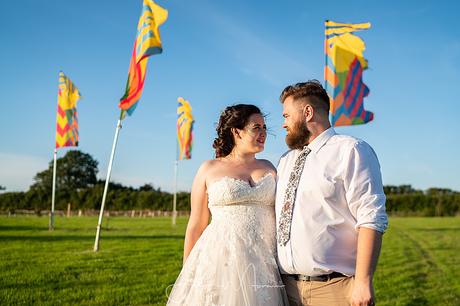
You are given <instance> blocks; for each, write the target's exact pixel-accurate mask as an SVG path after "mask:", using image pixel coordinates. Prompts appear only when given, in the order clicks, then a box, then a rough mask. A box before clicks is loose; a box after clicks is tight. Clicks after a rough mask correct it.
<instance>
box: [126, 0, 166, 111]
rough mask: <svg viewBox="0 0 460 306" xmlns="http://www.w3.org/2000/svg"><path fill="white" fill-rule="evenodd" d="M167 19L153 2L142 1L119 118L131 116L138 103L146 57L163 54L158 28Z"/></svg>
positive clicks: (163, 12)
mask: <svg viewBox="0 0 460 306" xmlns="http://www.w3.org/2000/svg"><path fill="white" fill-rule="evenodd" d="M167 18H168V11H167V10H165V9H163V8H162V7H160V6H159V5H157V4H156V3H155V2H153V0H144V4H143V8H142V15H141V17H140V19H139V23H138V25H137V38H136V41H135V42H134V48H133V53H132V56H131V62H130V65H129V73H128V82H127V83H126V91H125V94H124V95H123V97H122V98H121V99H120V103H119V104H118V107H120V109H121V110H122V111H121V118H124V117H125V115H126V113H128V115H130V116H131V115H132V113H133V112H134V110H135V109H136V106H137V103H138V102H139V100H140V98H141V95H142V90H143V88H144V81H145V74H146V70H147V62H148V57H149V56H151V55H153V54H160V53H161V52H163V47H162V45H161V39H160V31H159V26H160V25H162V24H163V23H164V22H165V21H166V19H167Z"/></svg>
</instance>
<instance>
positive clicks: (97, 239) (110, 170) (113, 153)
mask: <svg viewBox="0 0 460 306" xmlns="http://www.w3.org/2000/svg"><path fill="white" fill-rule="evenodd" d="M121 120H122V117H121V116H120V119H118V122H117V128H116V129H115V137H114V139H113V145H112V153H111V154H110V161H109V168H108V169H107V177H106V179H105V186H104V194H103V196H102V204H101V211H100V212H99V221H98V223H97V228H96V240H95V241H94V252H97V251H99V237H100V235H101V225H102V217H103V215H104V205H105V199H106V197H107V189H108V188H109V181H110V174H111V172H112V164H113V157H114V155H115V148H116V147H117V141H118V133H119V132H120V129H121Z"/></svg>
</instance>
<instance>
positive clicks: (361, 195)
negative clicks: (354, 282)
mask: <svg viewBox="0 0 460 306" xmlns="http://www.w3.org/2000/svg"><path fill="white" fill-rule="evenodd" d="M308 147H309V148H310V149H311V150H312V151H311V153H310V154H309V155H308V156H307V159H306V161H305V166H304V169H303V172H302V176H301V178H300V182H299V187H298V189H297V194H296V198H295V203H294V211H293V216H292V224H291V236H290V240H289V241H288V243H287V244H286V246H280V245H279V244H277V245H278V264H279V267H280V270H281V273H284V274H304V275H310V276H315V275H321V274H328V273H331V272H332V271H336V272H341V273H343V274H346V275H354V274H355V263H356V248H357V238H358V232H357V229H358V228H359V227H367V228H371V229H374V230H376V231H379V232H382V233H383V232H384V231H385V229H386V227H387V225H388V219H387V215H386V212H385V194H384V193H383V185H382V176H381V173H380V165H379V162H378V159H377V156H376V154H375V152H374V150H373V149H372V148H371V147H370V146H369V145H368V144H367V143H365V142H364V141H362V140H359V139H356V138H354V137H351V136H346V135H338V134H336V132H335V131H334V129H333V128H329V129H328V130H326V131H324V132H323V133H322V134H321V135H319V136H318V137H317V138H315V139H314V140H313V141H312V142H311V143H310V144H309V145H308ZM299 153H300V150H291V151H289V152H287V153H286V154H284V155H283V156H282V157H281V159H280V162H279V164H278V169H277V170H278V180H277V192H276V224H277V227H278V222H279V216H280V211H281V208H282V206H283V204H284V194H285V191H286V186H287V183H288V180H289V176H290V174H291V171H292V168H293V167H294V163H295V160H296V158H297V156H298V155H299Z"/></svg>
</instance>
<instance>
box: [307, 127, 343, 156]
mask: <svg viewBox="0 0 460 306" xmlns="http://www.w3.org/2000/svg"><path fill="white" fill-rule="evenodd" d="M336 134H337V133H336V132H335V130H334V128H333V127H330V128H328V129H327V130H325V131H324V132H322V133H321V134H319V135H318V136H317V137H316V138H315V139H313V141H312V142H311V143H309V144H308V148H309V149H310V150H312V151H313V152H315V153H318V151H319V150H320V149H321V148H322V147H323V146H324V145H325V144H326V142H327V141H328V140H329V138H331V137H332V136H334V135H336Z"/></svg>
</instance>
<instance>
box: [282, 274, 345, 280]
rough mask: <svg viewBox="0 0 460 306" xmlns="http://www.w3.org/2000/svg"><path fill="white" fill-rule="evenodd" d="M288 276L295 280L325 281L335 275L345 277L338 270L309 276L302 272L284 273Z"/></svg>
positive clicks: (335, 276)
mask: <svg viewBox="0 0 460 306" xmlns="http://www.w3.org/2000/svg"><path fill="white" fill-rule="evenodd" d="M285 275H286V276H288V277H292V278H294V279H295V280H296V281H304V282H327V281H329V280H331V279H333V278H337V277H347V276H346V275H344V274H342V273H339V272H332V273H331V274H324V275H316V276H309V275H303V274H285Z"/></svg>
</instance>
